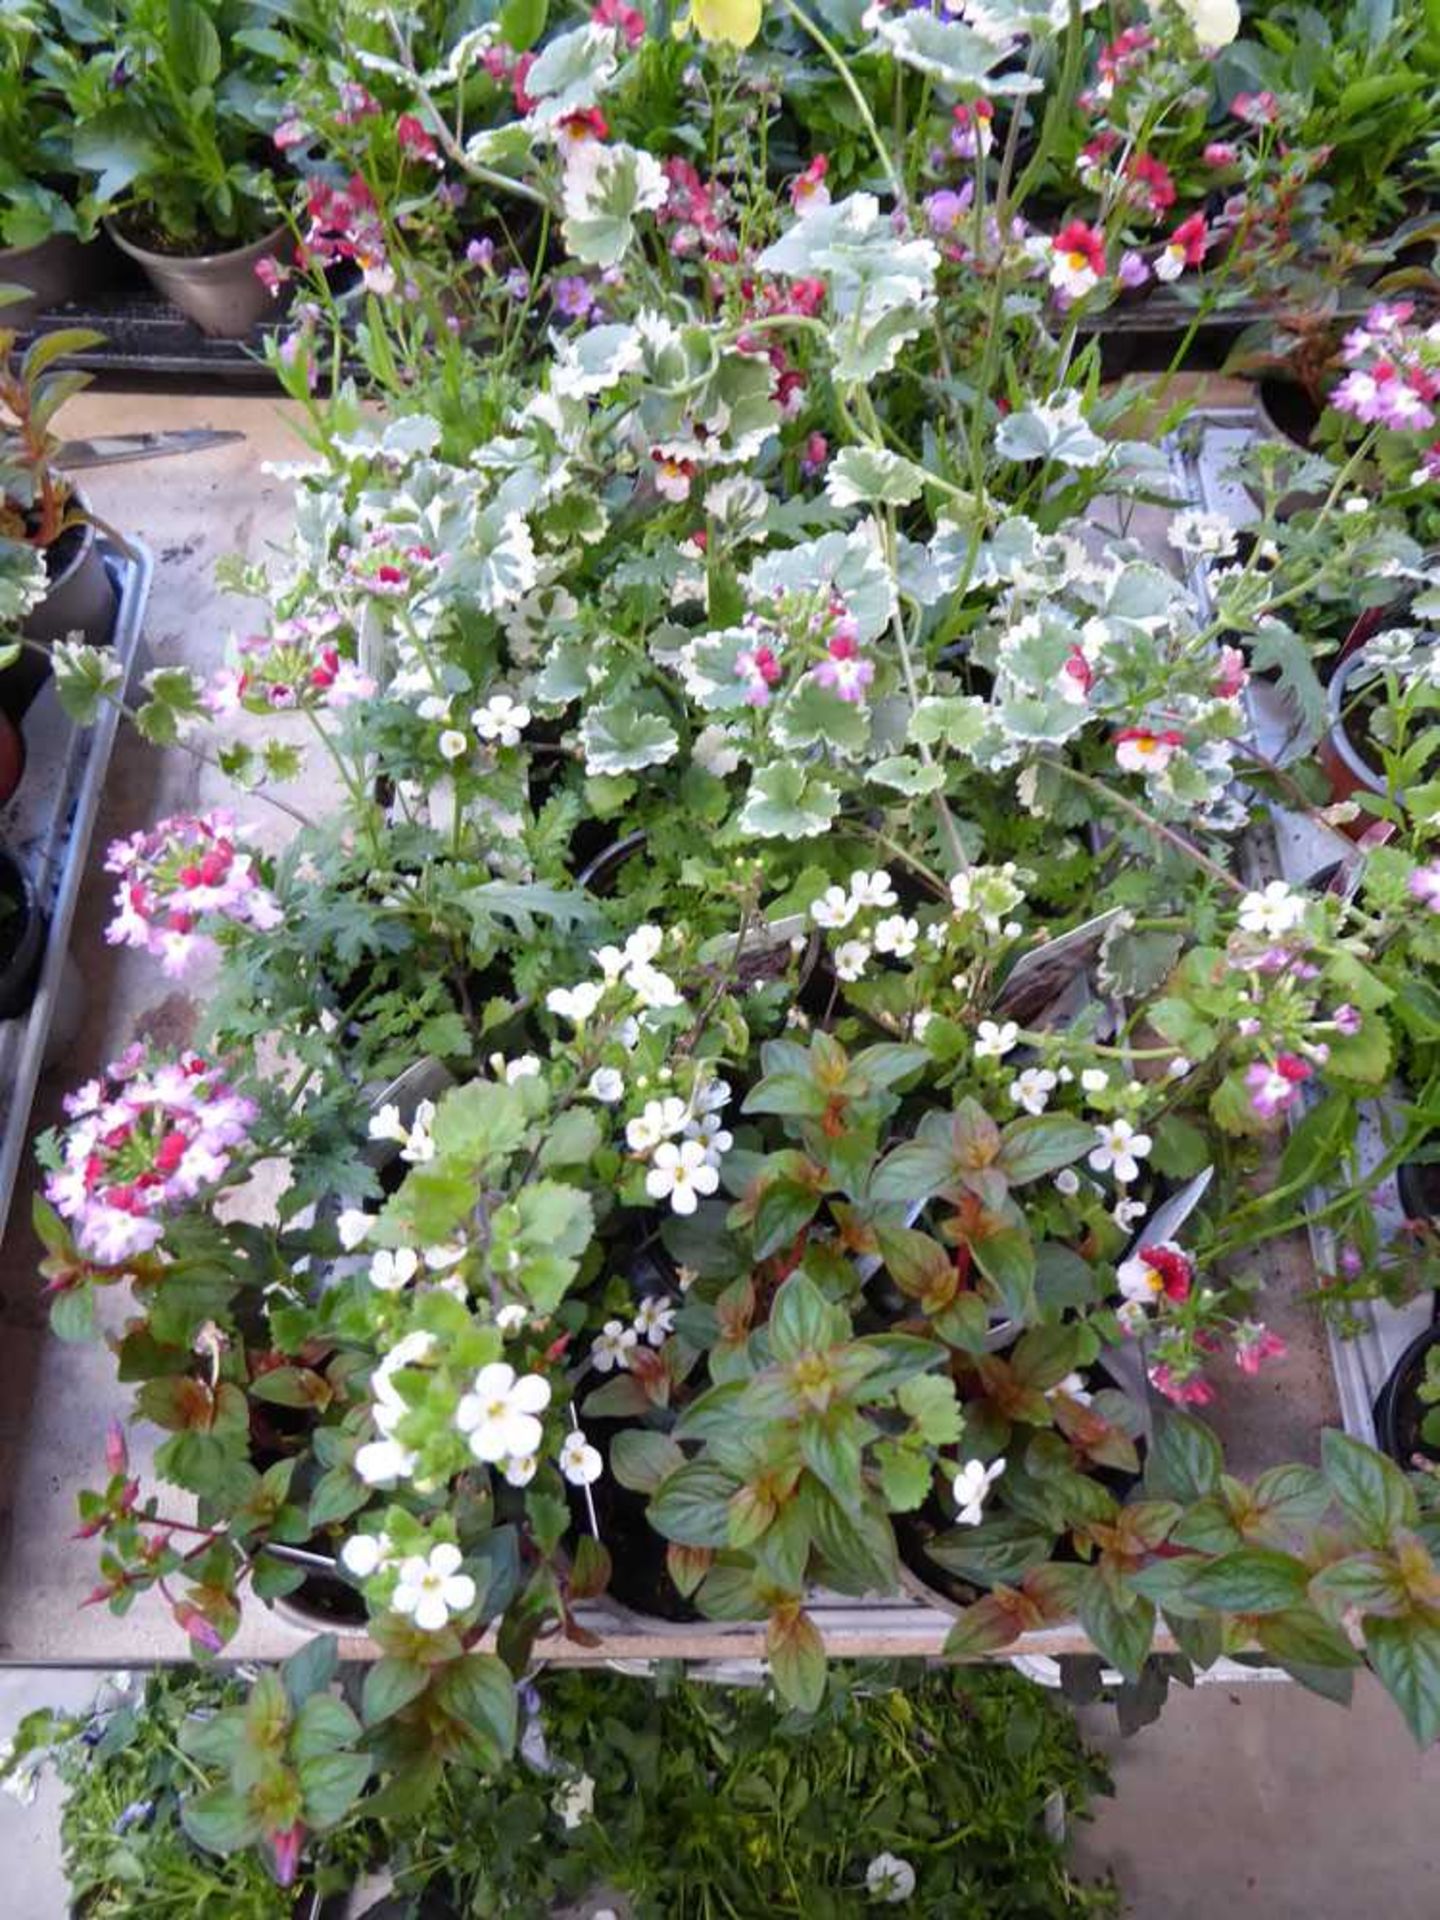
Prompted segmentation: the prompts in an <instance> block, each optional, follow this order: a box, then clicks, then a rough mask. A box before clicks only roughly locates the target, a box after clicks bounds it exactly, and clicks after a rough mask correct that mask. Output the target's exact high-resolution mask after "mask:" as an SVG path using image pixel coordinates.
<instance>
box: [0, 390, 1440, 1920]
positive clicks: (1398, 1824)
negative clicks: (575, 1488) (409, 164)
mask: <svg viewBox="0 0 1440 1920" xmlns="http://www.w3.org/2000/svg"><path fill="white" fill-rule="evenodd" d="M179 425H213V426H225V427H239V428H240V429H241V430H242V431H244V432H245V434H246V436H247V438H246V441H245V442H244V443H243V444H240V445H236V446H231V447H227V448H224V449H222V450H220V451H219V452H218V453H214V454H211V455H207V456H203V457H197V458H187V459H176V460H170V461H163V462H158V463H155V464H154V465H150V466H144V467H138V466H137V467H119V468H113V469H109V470H106V471H101V472H98V473H96V474H94V475H93V476H90V477H89V481H88V491H89V493H90V494H91V496H92V499H93V501H94V503H95V506H96V508H97V510H98V511H99V512H100V513H102V514H103V515H104V516H105V517H106V518H107V519H110V520H112V521H113V522H114V523H115V524H116V525H118V526H121V527H124V528H126V529H128V530H132V531H134V532H136V533H138V534H139V535H140V536H142V537H143V538H145V539H146V540H147V541H148V542H149V544H150V545H151V546H152V547H153V549H154V550H155V554H156V562H157V565H156V578H155V588H154V595H153V598H152V602H151V609H150V615H149V619H148V621H147V632H148V635H149V639H150V644H151V648H152V652H153V655H154V659H155V662H156V664H167V663H171V662H178V661H184V662H186V663H189V664H210V663H213V662H214V661H215V660H217V659H218V658H219V655H220V651H221V648H222V645H223V640H224V635H225V633H226V631H227V629H228V628H229V627H231V626H233V625H236V624H241V626H242V630H243V621H244V620H245V618H246V613H247V610H246V608H245V607H244V606H243V605H241V604H239V603H235V602H233V601H228V600H227V599H226V597H225V596H223V595H221V594H219V593H217V591H216V590H215V588H214V586H213V584H212V583H211V579H210V572H211V569H212V567H213V565H214V562H215V561H216V560H217V559H218V558H219V557H220V556H221V555H222V554H225V553H229V552H243V553H245V554H246V555H247V556H249V557H251V558H257V559H258V558H263V557H265V555H266V554H267V553H268V552H270V551H273V550H274V549H275V548H276V547H278V546H280V545H281V544H282V543H283V540H284V534H285V526H286V521H287V513H288V497H289V492H288V487H287V485H286V483H285V482H284V481H282V480H279V479H275V478H271V477H267V476H266V475H264V474H262V473H261V472H260V470H259V467H260V463H261V462H262V461H266V460H281V459H286V458H293V457H296V448H295V444H294V442H293V441H292V440H291V439H290V436H289V434H288V431H287V430H286V428H285V426H284V424H283V409H281V408H279V407H278V406H276V405H275V403H273V402H271V401H268V400H263V399H250V398H243V399H242V398H236V399H223V398H222V399H218V400H215V399H204V400H198V399H193V398H188V397H179V396H177V397H169V396H166V397H149V396H147V397H139V398H123V397H119V396H85V397H83V398H82V399H81V400H80V401H78V402H77V403H75V404H74V405H73V406H72V407H71V408H69V409H67V412H66V416H65V421H64V426H65V430H66V432H67V433H71V434H75V435H80V434H85V433H99V432H121V431H125V430H127V429H133V428H135V427H165V426H179ZM222 797H225V798H228V797H229V796H228V795H225V794H224V791H223V786H222V783H221V782H220V781H219V780H218V778H217V777H216V776H214V775H211V774H208V773H205V772H204V771H203V770H200V769H197V768H196V767H195V765H194V763H193V762H191V761H190V760H188V759H187V758H186V757H185V756H184V755H183V754H179V753H165V754H158V753H156V752H154V751H153V750H151V749H149V748H147V747H146V746H144V744H143V743H142V742H140V741H139V740H138V739H137V738H136V737H135V735H134V734H133V733H132V732H130V731H129V730H128V729H124V730H122V735H121V739H120V742H119V744H118V746H117V750H116V754H115V759H114V762H113V764H112V769H111V778H110V783H109V787H108V790H107V794H106V800H105V805H104V808H103V811H102V817H101V821H100V823H99V826H98V827H97V830H96V836H95V843H94V853H93V861H92V864H93V869H94V871H93V878H92V880H91V882H90V884H89V886H88V887H87V890H86V893H85V895H84V897H83V898H82V901H81V905H80V913H79V918H78V923H77V927H76V931H75V937H74V942H73V951H74V953H75V956H76V958H77V960H78V961H79V964H80V967H81V971H82V974H83V976H84V980H85V985H86V991H87V1018H86V1023H85V1026H84V1028H83V1029H82V1031H81V1033H80V1035H79V1037H78V1039H77V1040H76V1042H75V1043H74V1046H73V1047H72V1049H71V1051H70V1054H69V1056H68V1057H67V1058H66V1059H64V1060H62V1061H61V1062H59V1063H58V1064H57V1066H56V1067H55V1068H53V1069H52V1070H51V1072H50V1073H49V1075H48V1076H47V1079H46V1081H45V1083H44V1084H43V1086H42V1090H41V1095H40V1099H39V1102H38V1104H37V1110H36V1115H35V1120H36V1124H37V1126H40V1125H48V1124H50V1123H52V1122H53V1121H54V1120H55V1119H56V1117H57V1116H58V1111H59V1099H60V1095H61V1094H62V1093H63V1092H64V1091H65V1089H66V1088H67V1087H68V1086H70V1085H72V1084H74V1083H75V1082H76V1081H78V1080H80V1079H82V1078H84V1077H85V1076H86V1075H87V1074H88V1073H90V1072H92V1071H93V1070H94V1068H95V1067H96V1066H97V1065H98V1064H101V1063H103V1061H105V1060H107V1059H109V1058H111V1057H112V1056H113V1053H114V1051H116V1050H118V1048H119V1047H121V1046H123V1044H124V1043H125V1042H126V1041H127V1040H128V1039H129V1038H131V1037H132V1036H133V1035H134V1034H135V1033H136V1032H139V1031H148V1032H152V1033H155V1034H156V1035H157V1036H160V1037H162V1038H164V1039H165V1040H166V1041H168V1042H170V1043H172V1044H183V1042H184V1040H185V1039H186V1037H187V1036H188V1034H189V1032H190V1030H191V1026H192V1024H193V1022H194V1019H195V1014H196V995H195V993H194V991H193V990H191V989H190V988H189V987H188V986H187V988H186V989H184V990H182V991H175V990H174V989H171V988H167V986H166V984H165V983H164V982H163V981H162V980H161V979H160V978H159V976H158V974H157V972H156V970H155V969H154V967H153V965H152V964H151V963H150V962H149V961H148V960H146V959H145V958H143V956H137V955H134V954H131V953H129V952H125V951H119V952H117V950H116V949H114V948H110V947H107V946H105V944H104V942H103V940H102V938H101V929H102V927H103V924H104V920H105V918H106V915H107V909H108V905H109V888H108V885H107V884H106V881H105V877H104V876H103V875H102V874H101V873H100V872H99V863H100V860H101V858H103V849H104V847H105V845H106V844H107V842H108V841H109V839H110V838H111V837H112V836H113V835H115V834H118V833H122V832H127V833H128V832H130V831H132V830H133V829H134V828H136V827H137V826H140V825H142V824H146V823H148V822H150V821H151V820H153V819H155V818H157V817H158V816H159V815H160V814H162V813H164V812H167V811H173V810H175V809H176V808H179V807H193V806H195V805H197V804H207V803H213V802H215V801H217V800H220V799H221V798H222ZM297 797H298V796H297ZM244 811H245V812H246V813H247V814H248V815H250V816H251V817H253V818H254V819H255V820H257V822H260V823H261V824H262V827H263V828H264V830H265V831H266V833H267V835H268V834H270V833H272V832H273V834H274V835H275V838H276V840H277V841H278V839H279V838H282V837H283V836H284V834H285V832H286V831H287V830H288V829H287V827H286V825H285V823H284V821H283V819H282V818H281V817H280V816H278V815H271V816H270V817H269V819H268V820H267V809H266V808H265V807H264V806H262V805H258V804H257V805H254V806H250V807H247V808H245V809H244ZM37 1258H38V1254H37V1249H36V1246H35V1243H34V1240H33V1237H32V1235H31V1232H30V1228H29V1225H28V1201H27V1199H26V1196H24V1195H23V1194H22V1195H21V1196H20V1197H19V1199H18V1200H17V1205H16V1208H15V1211H14V1214H13V1215H12V1219H11V1223H10V1229H9V1232H8V1234H7V1235H6V1237H5V1240H4V1243H3V1246H0V1661H4V1660H5V1657H6V1653H7V1650H8V1653H9V1657H10V1659H11V1660H12V1661H13V1660H14V1659H15V1658H16V1656H17V1654H22V1649H23V1654H22V1657H23V1659H25V1660H29V1661H34V1660H37V1659H38V1660H44V1661H48V1662H50V1663H52V1664H51V1668H50V1670H49V1671H44V1670H36V1669H35V1668H34V1667H33V1666H32V1667H29V1668H16V1667H12V1668H11V1669H10V1670H9V1671H5V1670H3V1668H0V1738H3V1737H4V1736H5V1735H6V1734H7V1733H8V1732H9V1731H10V1730H11V1728H12V1727H13V1726H14V1724H15V1723H16V1721H18V1719H19V1718H20V1717H21V1714H22V1713H24V1712H26V1711H28V1710H29V1709H30V1708H31V1707H33V1706H37V1705H41V1704H47V1703H65V1704H74V1703H77V1702H78V1701H79V1700H80V1699H83V1698H85V1697H86V1696H87V1692H88V1690H89V1688H90V1687H91V1686H92V1685H93V1679H92V1677H90V1676H85V1675H76V1674H75V1673H74V1672H73V1671H63V1672H60V1671H56V1670H55V1669H57V1668H59V1669H65V1668H66V1666H67V1662H70V1663H73V1662H75V1661H77V1660H84V1659H101V1660H104V1661H106V1663H107V1664H114V1665H119V1664H122V1663H123V1661H124V1659H125V1658H127V1657H128V1659H129V1660H131V1661H137V1660H143V1659H145V1658H147V1657H150V1656H152V1655H153V1654H154V1653H158V1652H159V1651H161V1650H162V1649H163V1650H165V1651H168V1652H170V1653H171V1654H172V1655H173V1652H174V1649H175V1637H176V1636H175V1630H174V1628H173V1626H171V1624H170V1623H169V1621H168V1620H167V1619H166V1618H165V1617H164V1614H163V1610H158V1609H157V1610H155V1611H154V1612H150V1613H147V1612H146V1610H145V1609H143V1608H141V1609H137V1611H136V1614H134V1615H132V1616H131V1618H130V1620H129V1621H128V1622H127V1623H126V1629H125V1638H126V1641H127V1645H126V1647H125V1650H124V1652H123V1653H122V1652H121V1651H120V1650H119V1649H118V1648H117V1647H116V1644H115V1640H114V1625H115V1623H113V1622H110V1621H109V1620H108V1617H107V1616H106V1615H105V1614H104V1613H103V1610H92V1611H90V1612H88V1613H85V1614H81V1613H79V1612H78V1611H77V1608H76V1602H77V1600H78V1597H79V1596H80V1595H81V1594H83V1593H84V1592H85V1591H86V1590H87V1588H88V1586H89V1585H90V1584H91V1581H92V1580H93V1572H92V1567H93V1554H92V1549H91V1547H90V1546H89V1545H88V1544H87V1543H85V1542H73V1541H71V1540H69V1539H68V1538H67V1537H66V1533H67V1531H68V1523H66V1522H62V1521H61V1520H60V1519H59V1517H58V1512H59V1505H60V1502H59V1500H58V1496H59V1495H60V1494H61V1493H62V1492H63V1490H64V1489H65V1488H66V1487H67V1486H73V1485H74V1484H75V1483H76V1482H77V1481H79V1480H81V1479H83V1478H84V1477H85V1470H86V1468H87V1467H88V1464H89V1463H90V1462H94V1461H98V1456H99V1451H100V1445H101V1442H102V1439H103V1433H104V1425H105V1421H106V1419H107V1417H108V1414H109V1411H110V1410H111V1407H112V1406H115V1407H118V1406H119V1404H120V1401H121V1399H122V1397H123V1396H121V1395H120V1394H119V1393H118V1391H117V1389H116V1388H115V1386H114V1383H113V1377H112V1374H111V1369H110V1367H109V1363H108V1361H107V1359H106V1357H105V1355H104V1353H103V1351H100V1350H97V1349H85V1348H67V1347H62V1346H61V1345H60V1344H59V1343H58V1342H56V1341H55V1340H53V1339H52V1338H51V1337H50V1335H49V1333H48V1331H47V1328H46V1323H45V1315H44V1311H43V1308H42V1306H41V1303H40V1302H39V1299H38V1295H37V1287H36V1278H35V1268H36V1262H37ZM1287 1331H1290V1329H1289V1328H1287ZM1296 1364H1297V1369H1302V1370H1303V1368H1302V1363H1300V1362H1299V1361H1298V1360H1297V1363H1296ZM1290 1384H1291V1385H1292V1387H1294V1386H1296V1385H1299V1384H1301V1382H1300V1381H1299V1380H1298V1379H1297V1380H1295V1381H1292V1382H1291V1383H1290ZM1287 1398H1288V1399H1289V1401H1290V1403H1291V1405H1292V1406H1300V1407H1303V1408H1304V1410H1305V1412H1306V1413H1307V1414H1308V1416H1309V1421H1310V1424H1311V1425H1312V1426H1314V1425H1318V1424H1319V1423H1320V1422H1321V1420H1322V1419H1323V1418H1325V1417H1326V1413H1327V1412H1328V1411H1329V1410H1328V1409H1327V1408H1324V1407H1323V1406H1321V1405H1317V1404H1316V1401H1315V1400H1313V1399H1308V1398H1307V1395H1306V1394H1305V1393H1304V1392H1303V1391H1302V1392H1294V1393H1292V1394H1291V1395H1289V1396H1287ZM1330 1417H1331V1418H1333V1414H1331V1415H1330ZM1236 1437H1237V1439H1238V1438H1239V1437H1240V1436H1239V1435H1238V1434H1237V1436H1236ZM1297 1438H1298V1436H1297ZM1242 1451H1247V1452H1248V1449H1244V1448H1243V1447H1242ZM67 1501H68V1496H67ZM1086 1727H1087V1731H1088V1732H1089V1734H1090V1737H1092V1738H1093V1739H1095V1740H1096V1741H1097V1742H1099V1743H1101V1744H1104V1745H1106V1746H1107V1747H1110V1748H1112V1749H1113V1752H1114V1766H1115V1776H1116V1784H1117V1789H1118V1798H1117V1799H1116V1800H1115V1801H1114V1802H1111V1803H1107V1804H1105V1805H1104V1806H1102V1808H1101V1810H1100V1812H1099V1816H1098V1818H1097V1819H1096V1821H1095V1822H1094V1823H1093V1824H1092V1825H1091V1826H1089V1827H1088V1828H1086V1829H1083V1830H1082V1834H1081V1837H1080V1839H1079V1841H1078V1842H1077V1862H1078V1864H1079V1865H1080V1867H1081V1868H1082V1869H1083V1870H1084V1871H1087V1872H1096V1871H1099V1870H1101V1869H1102V1868H1103V1867H1104V1866H1105V1865H1107V1864H1109V1865H1113V1866H1114V1868H1115V1870H1116V1872H1117V1874H1118V1875H1119V1878H1120V1881H1121V1884H1122V1887H1123V1888H1124V1889H1125V1891H1126V1893H1127V1896H1128V1899H1129V1903H1130V1904H1129V1912H1130V1914H1131V1915H1132V1916H1133V1920H1230V1916H1232V1915H1238V1916H1242V1917H1243V1920H1250V1916H1254V1920H1300V1916H1304V1917H1305V1920H1359V1917H1360V1916H1369V1915H1371V1914H1373V1913H1383V1914H1384V1915H1385V1916H1386V1920H1437V1916H1440V1871H1437V1868H1440V1827H1437V1823H1436V1820H1435V1817H1434V1807H1435V1804H1436V1794H1437V1789H1440V1757H1437V1755H1436V1754H1434V1753H1432V1754H1430V1755H1427V1756H1425V1757H1423V1758H1420V1757H1417V1756H1416V1755H1415V1753H1414V1751H1413V1749H1412V1747H1411V1745H1410V1742H1409V1737H1408V1735H1407V1734H1406V1732H1405V1730H1404V1727H1403V1726H1402V1724H1401V1722H1400V1720H1399V1718H1398V1716H1397V1715H1396V1713H1395V1711H1394V1709H1393V1708H1392V1707H1391V1706H1390V1704H1389V1702H1388V1701H1387V1700H1385V1699H1384V1697H1383V1696H1382V1695H1381V1694H1380V1692H1379V1689H1378V1688H1376V1687H1374V1686H1373V1685H1369V1684H1362V1685H1361V1686H1360V1687H1359V1688H1358V1689H1357V1704H1356V1706H1355V1708H1354V1709H1353V1710H1352V1711H1351V1712H1350V1713H1349V1714H1348V1715H1347V1714H1346V1713H1343V1712H1341V1711H1340V1710H1339V1709H1337V1708H1334V1707H1332V1706H1329V1705H1327V1704H1326V1703H1324V1702H1322V1701H1318V1700H1315V1699H1313V1698H1312V1697H1310V1696H1309V1695H1306V1694H1304V1693H1302V1692H1301V1691H1300V1690H1299V1689H1298V1688H1295V1687H1290V1686H1285V1687H1265V1686H1252V1687H1247V1688H1244V1689H1239V1690H1237V1689H1234V1688H1227V1687H1223V1686H1217V1687H1207V1688H1203V1689H1200V1690H1198V1691H1196V1692H1195V1693H1193V1694H1187V1693H1185V1692H1184V1691H1183V1690H1180V1689H1177V1690H1176V1692H1175V1695H1174V1697H1173V1699H1172V1701H1171V1703H1170V1704H1169V1706H1168V1707H1167V1710H1166V1713H1165V1715H1164V1716H1163V1717H1162V1719H1161V1720H1160V1722H1159V1724H1158V1725H1157V1726H1154V1727H1151V1728H1147V1729H1146V1730H1145V1732H1143V1733H1142V1734H1140V1735H1139V1736H1137V1737H1136V1738H1135V1739H1134V1740H1131V1741H1128V1742H1124V1743H1121V1742H1120V1741H1119V1740H1118V1739H1117V1738H1116V1737H1115V1736H1114V1735H1113V1732H1112V1731H1111V1728H1112V1727H1113V1716H1110V1717H1109V1718H1108V1719H1107V1718H1106V1717H1104V1716H1102V1715H1100V1714H1099V1713H1098V1711H1095V1710H1092V1711H1089V1712H1087V1715H1086ZM56 1811H57V1809H56V1804H55V1800H54V1796H53V1793H44V1792H42V1794H41V1796H40V1798H39V1799H38V1800H37V1801H36V1802H35V1803H34V1805H32V1806H30V1807H23V1806H20V1805H18V1804H17V1803H16V1802H14V1801H13V1800H10V1799H8V1798H5V1797H3V1796H0V1858H3V1859H4V1860H5V1862H6V1863H7V1868H8V1870H9V1871H8V1880H7V1887H6V1893H7V1896H8V1897H7V1899H6V1901H5V1904H4V1911H5V1914H6V1916H7V1920H60V1917H61V1916H62V1915H63V1913H64V1901H63V1891H62V1884H61V1879H60V1876H59V1870H58V1848H57V1834H56Z"/></svg>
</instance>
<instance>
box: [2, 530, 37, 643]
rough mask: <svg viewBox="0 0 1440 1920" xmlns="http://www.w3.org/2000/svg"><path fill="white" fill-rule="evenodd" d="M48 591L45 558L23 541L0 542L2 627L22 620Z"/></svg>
mask: <svg viewBox="0 0 1440 1920" xmlns="http://www.w3.org/2000/svg"><path fill="white" fill-rule="evenodd" d="M45 587H46V572H45V557H44V555H43V554H42V553H40V552H39V551H38V550H37V549H36V548H34V547H32V546H30V545H29V543H28V542H27V541H24V540H0V625H3V624H10V623H12V622H14V621H18V620H23V619H24V617H25V615H26V614H27V613H29V612H30V610H31V609H32V608H33V607H36V606H38V605H39V603H40V601H41V599H42V598H43V596H44V593H45Z"/></svg>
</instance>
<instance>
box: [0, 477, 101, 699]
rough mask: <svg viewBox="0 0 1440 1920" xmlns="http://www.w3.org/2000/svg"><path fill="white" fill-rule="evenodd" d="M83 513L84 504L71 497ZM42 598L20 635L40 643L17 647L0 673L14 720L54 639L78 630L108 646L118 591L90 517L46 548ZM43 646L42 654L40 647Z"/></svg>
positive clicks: (41, 679)
mask: <svg viewBox="0 0 1440 1920" xmlns="http://www.w3.org/2000/svg"><path fill="white" fill-rule="evenodd" d="M73 498H74V503H75V505H76V507H77V508H78V509H79V511H81V512H82V513H83V512H84V511H85V503H84V502H83V500H81V499H80V498H79V496H78V495H76V496H73ZM45 568H46V573H47V576H48V585H47V586H46V589H45V597H44V598H43V599H42V600H41V601H40V603H39V605H38V606H36V607H34V608H32V610H31V611H30V612H29V613H28V614H27V615H26V616H25V620H24V622H23V623H22V626H21V633H22V635H23V636H24V638H25V639H26V640H30V641H36V642H38V643H39V645H38V646H28V647H24V648H22V649H21V652H20V658H19V659H18V660H16V661H15V662H14V664H13V665H12V666H9V667H7V668H6V669H5V671H4V672H3V673H0V707H3V708H4V710H5V712H6V713H8V714H9V715H10V717H11V718H12V719H13V720H19V719H20V718H21V717H22V715H23V714H24V713H25V712H26V711H27V709H28V708H29V706H30V703H31V702H32V701H33V700H34V698H35V696H36V694H37V693H38V692H39V691H40V689H41V687H42V686H44V684H45V682H46V681H47V680H48V679H49V678H50V658H49V653H48V649H49V648H50V647H52V646H53V645H54V644H55V642H56V641H57V640H67V639H70V638H71V637H72V636H74V635H75V634H79V635H80V637H81V638H82V639H83V640H84V641H85V643H86V645H87V646H92V647H103V646H105V645H107V644H108V642H109V640H110V636H111V634H112V632H113V631H114V627H115V614H116V609H117V607H118V605H119V589H118V588H117V586H116V584H115V580H114V578H113V576H112V575H111V573H110V570H109V568H108V567H107V566H106V564H105V556H104V553H103V552H102V550H101V546H100V541H99V537H98V535H97V534H96V531H95V528H94V527H93V526H92V525H91V523H90V522H89V521H88V520H81V521H77V522H76V523H75V525H74V526H70V527H67V528H66V529H65V531H64V532H63V533H62V534H61V535H60V538H59V539H58V540H56V541H55V542H54V544H53V545H52V546H50V547H47V548H46V550H45ZM41 647H43V648H45V649H47V651H45V652H41V651H40V648H41Z"/></svg>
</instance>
